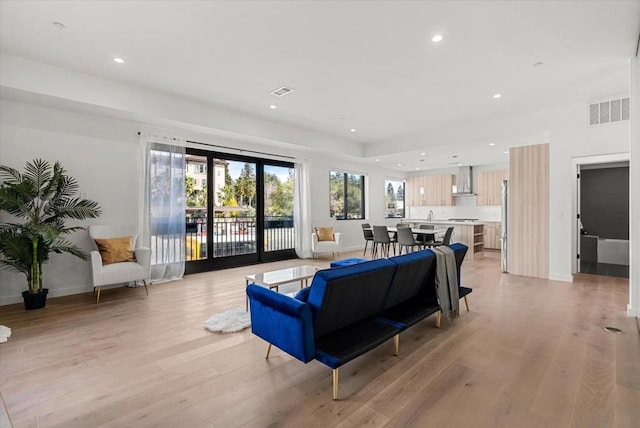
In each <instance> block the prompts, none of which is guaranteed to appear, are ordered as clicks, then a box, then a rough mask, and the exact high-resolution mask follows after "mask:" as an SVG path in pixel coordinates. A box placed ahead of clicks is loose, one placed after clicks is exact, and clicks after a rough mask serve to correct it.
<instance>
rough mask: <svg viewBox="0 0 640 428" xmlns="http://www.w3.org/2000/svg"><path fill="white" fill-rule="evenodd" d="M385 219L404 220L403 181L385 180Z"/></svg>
mask: <svg viewBox="0 0 640 428" xmlns="http://www.w3.org/2000/svg"><path fill="white" fill-rule="evenodd" d="M384 187H385V194H384V203H385V217H386V218H404V215H405V212H404V181H397V180H385V181H384Z"/></svg>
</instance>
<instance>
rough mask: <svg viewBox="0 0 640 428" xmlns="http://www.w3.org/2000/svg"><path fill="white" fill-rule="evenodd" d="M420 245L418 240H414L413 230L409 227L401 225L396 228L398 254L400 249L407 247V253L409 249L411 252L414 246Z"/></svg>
mask: <svg viewBox="0 0 640 428" xmlns="http://www.w3.org/2000/svg"><path fill="white" fill-rule="evenodd" d="M421 246H422V245H421V244H420V243H419V242H416V240H415V238H414V237H413V231H412V230H411V228H409V227H401V228H399V229H398V247H400V248H399V250H398V254H400V255H401V254H402V249H403V248H407V253H409V249H411V252H413V248H414V247H418V248H419V247H421Z"/></svg>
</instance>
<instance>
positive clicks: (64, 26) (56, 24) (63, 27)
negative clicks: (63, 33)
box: [52, 21, 67, 30]
mask: <svg viewBox="0 0 640 428" xmlns="http://www.w3.org/2000/svg"><path fill="white" fill-rule="evenodd" d="M52 24H53V26H54V27H56V28H59V29H61V30H64V29H65V28H67V26H66V25H64V24H63V23H62V22H58V21H55V22H52Z"/></svg>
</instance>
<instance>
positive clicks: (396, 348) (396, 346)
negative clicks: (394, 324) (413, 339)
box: [393, 334, 400, 357]
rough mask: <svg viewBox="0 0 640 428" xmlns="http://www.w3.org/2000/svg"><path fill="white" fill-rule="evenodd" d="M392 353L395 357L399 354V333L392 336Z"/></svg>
mask: <svg viewBox="0 0 640 428" xmlns="http://www.w3.org/2000/svg"><path fill="white" fill-rule="evenodd" d="M393 354H394V355H395V356H396V357H397V356H398V354H400V335H399V334H396V335H395V336H393Z"/></svg>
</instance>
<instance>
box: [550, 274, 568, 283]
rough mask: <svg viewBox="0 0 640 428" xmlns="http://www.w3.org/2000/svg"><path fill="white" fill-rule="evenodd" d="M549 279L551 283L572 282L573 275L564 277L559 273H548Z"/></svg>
mask: <svg viewBox="0 0 640 428" xmlns="http://www.w3.org/2000/svg"><path fill="white" fill-rule="evenodd" d="M549 279H550V280H552V281H562V282H573V275H564V274H559V273H550V274H549Z"/></svg>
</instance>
